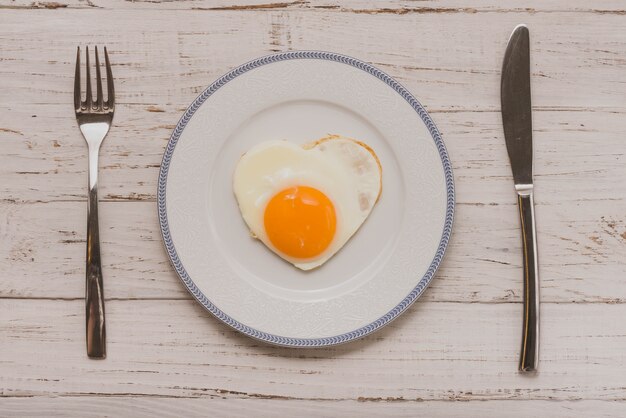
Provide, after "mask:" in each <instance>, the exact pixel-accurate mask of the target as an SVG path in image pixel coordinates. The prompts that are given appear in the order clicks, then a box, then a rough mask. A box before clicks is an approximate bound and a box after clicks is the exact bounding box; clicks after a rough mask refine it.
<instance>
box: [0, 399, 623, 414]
mask: <svg viewBox="0 0 626 418" xmlns="http://www.w3.org/2000/svg"><path fill="white" fill-rule="evenodd" d="M0 407H1V408H2V409H3V411H5V412H6V413H7V414H10V415H11V416H12V417H16V418H17V417H37V416H43V415H45V416H46V417H51V418H52V417H66V416H75V415H76V416H81V417H84V418H92V417H102V416H107V417H119V416H133V417H135V418H153V417H155V416H160V417H172V418H178V417H181V416H184V417H189V418H193V417H207V416H211V417H213V416H218V417H221V416H227V417H233V418H249V417H250V416H254V417H259V418H263V417H276V416H288V417H300V416H303V415H306V416H307V417H312V418H316V417H325V418H348V417H359V416H366V417H368V416H374V417H383V418H385V417H396V418H400V417H402V418H414V417H416V416H428V417H432V418H484V417H486V416H502V414H503V411H506V416H507V417H509V418H527V417H528V416H529V414H530V415H536V416H545V415H546V414H548V413H549V414H550V417H551V418H578V417H581V416H593V417H598V418H608V417H616V416H620V415H621V414H622V413H623V411H624V408H625V407H626V403H625V402H622V401H560V402H553V401H552V402H551V401H541V400H533V401H523V400H508V401H489V402H484V401H479V402H439V401H434V402H429V401H420V402H407V401H395V402H394V401H387V400H385V399H380V400H375V401H359V400H356V401H354V400H343V401H328V400H312V401H310V400H272V399H233V398H228V397H215V398H183V399H180V398H175V399H172V398H167V397H154V396H151V397H144V396H125V397H118V396H111V397H109V396H107V397H98V398H97V397H92V396H80V397H55V398H48V397H33V398H8V399H0Z"/></svg>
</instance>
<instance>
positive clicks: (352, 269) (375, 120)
mask: <svg viewBox="0 0 626 418" xmlns="http://www.w3.org/2000/svg"><path fill="white" fill-rule="evenodd" d="M328 134H340V135H344V136H347V137H351V138H357V139H359V140H361V141H364V142H365V143H367V144H368V145H370V146H371V147H372V148H373V149H374V150H375V152H376V153H377V155H378V157H379V158H380V161H381V164H382V167H383V191H382V195H381V197H380V200H379V202H378V204H377V205H376V206H375V207H374V209H373V211H372V213H371V215H370V217H369V218H368V219H367V220H366V221H365V223H364V224H363V225H362V226H361V228H360V229H359V230H358V231H357V233H356V234H355V235H354V236H353V237H352V238H351V239H350V241H348V243H347V244H346V245H345V246H344V247H343V248H342V249H341V250H340V251H339V252H338V253H337V254H335V256H334V257H333V258H331V259H330V260H329V261H328V262H327V263H326V264H324V265H323V266H322V267H320V268H318V269H315V270H313V271H308V272H305V271H300V270H298V269H296V268H295V267H293V266H292V265H290V264H288V263H287V262H285V261H283V260H282V259H281V258H279V257H278V256H276V255H275V254H274V253H272V252H271V251H269V250H268V249H267V248H266V247H265V246H264V245H263V244H262V243H261V242H260V241H257V240H254V239H252V238H251V237H250V234H249V232H248V229H247V227H246V225H245V223H244V221H243V219H242V217H241V215H240V213H239V209H238V207H237V203H236V200H235V197H234V194H233V190H232V176H233V171H234V169H235V166H236V164H237V161H238V160H239V157H240V156H241V155H242V154H243V153H244V152H246V150H248V149H250V148H251V147H253V146H254V145H255V144H257V143H259V142H262V141H267V140H274V139H286V140H289V141H292V142H294V143H298V144H303V143H306V142H309V141H312V140H315V139H318V138H321V137H323V136H325V135H328ZM158 186H159V188H158V211H159V221H160V224H161V231H162V234H163V239H164V241H165V246H166V248H167V253H168V255H169V257H170V259H171V262H172V264H173V266H174V268H175V270H176V272H177V273H178V275H179V276H180V278H181V279H182V281H183V283H184V284H185V286H186V287H187V288H188V289H189V291H190V292H191V294H192V295H193V296H194V297H195V298H196V299H197V300H198V302H199V303H200V304H201V305H202V306H204V307H205V308H206V309H207V310H209V311H210V312H211V313H213V314H214V315H215V316H216V317H217V318H219V319H220V320H221V321H223V322H225V323H226V324H228V325H230V326H231V327H233V328H235V329H237V330H238V331H240V332H242V333H244V334H246V335H248V336H250V337H253V338H257V339H259V340H263V341H266V342H268V343H273V344H278V345H285V346H295V347H311V346H326V345H333V344H339V343H343V342H347V341H350V340H353V339H356V338H359V337H362V336H364V335H366V334H369V333H371V332H373V331H375V330H377V329H379V328H381V327H382V326H384V325H386V324H388V323H389V322H390V321H392V320H393V319H395V318H396V317H398V316H399V315H400V314H401V313H403V312H404V311H405V310H406V309H407V308H408V307H409V306H410V305H411V304H412V303H413V302H414V301H415V300H416V299H417V298H418V297H419V296H420V295H421V293H422V292H423V291H424V289H425V288H426V286H428V284H429V283H430V281H431V279H432V278H433V275H434V274H435V271H436V270H437V267H438V266H439V264H440V263H441V259H442V257H443V254H444V251H445V249H446V246H447V244H448V239H449V238H450V231H451V227H452V217H453V212H454V186H453V179H452V170H451V167H450V161H449V160H448V155H447V153H446V149H445V147H444V144H443V141H442V139H441V136H440V135H439V132H438V131H437V128H436V127H435V125H434V123H433V121H432V120H431V118H430V117H429V115H428V114H427V113H426V111H425V110H424V108H423V107H422V106H421V104H420V103H419V102H418V101H417V100H416V99H415V98H414V97H413V96H412V95H411V93H409V92H408V91H407V90H406V89H405V88H404V87H403V86H401V85H400V84H399V83H398V82H396V81H395V80H394V79H392V78H391V77H389V76H388V75H387V74H385V73H383V72H382V71H380V70H378V69H377V68H375V67H373V66H371V65H369V64H367V63H364V62H362V61H359V60H356V59H353V58H350V57H347V56H343V55H338V54H333V53H327V52H313V51H300V52H285V53H279V54H275V55H270V56H267V57H263V58H259V59H257V60H254V61H251V62H249V63H246V64H244V65H242V66H240V67H237V68H235V69H234V70H232V71H231V72H229V73H228V74H226V75H224V76H223V77H221V78H219V79H218V80H217V81H215V82H214V83H213V84H211V85H210V86H209V87H208V88H207V89H206V90H205V91H204V92H203V93H202V94H201V95H200V96H199V97H198V98H197V99H196V100H195V101H194V102H193V103H192V104H191V106H189V108H188V109H187V111H186V112H185V113H184V115H183V116H182V118H181V119H180V121H179V122H178V125H177V126H176V129H175V130H174V132H173V134H172V137H171V139H170V141H169V143H168V145H167V149H166V151H165V155H164V157H163V163H162V165H161V171H160V174H159V185H158Z"/></svg>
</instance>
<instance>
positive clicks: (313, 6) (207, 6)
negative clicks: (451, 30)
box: [0, 0, 624, 15]
mask: <svg viewBox="0 0 626 418" xmlns="http://www.w3.org/2000/svg"><path fill="white" fill-rule="evenodd" d="M467 6H468V5H467V3H466V2H462V1H459V0H420V2H419V3H416V2H412V1H406V0H387V1H385V3H384V4H381V3H380V2H376V1H375V0H306V1H305V0H284V1H269V0H177V1H172V0H131V1H128V0H88V1H87V0H61V1H30V0H1V1H0V8H6V9H17V10H33V9H46V10H63V9H88V8H96V9H120V8H121V9H135V10H136V9H140V10H147V9H150V10H154V9H157V10H181V9H192V10H213V11H239V12H257V11H283V10H294V9H295V10H323V11H325V12H329V13H333V12H341V13H367V14H396V15H404V14H410V13H424V14H425V13H469V14H475V13H509V12H516V11H525V12H530V13H555V12H577V13H597V14H619V13H620V12H623V11H624V4H623V3H622V2H620V1H619V0H602V1H596V2H594V3H593V7H590V4H589V2H585V1H582V0H574V1H568V2H559V1H541V0H533V1H526V2H524V5H523V6H524V7H520V4H519V1H515V0H505V1H500V2H497V1H493V0H478V1H473V2H472V4H471V7H467Z"/></svg>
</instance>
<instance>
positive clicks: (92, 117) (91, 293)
mask: <svg viewBox="0 0 626 418" xmlns="http://www.w3.org/2000/svg"><path fill="white" fill-rule="evenodd" d="M95 55H96V98H95V100H94V99H93V96H92V92H91V76H90V71H89V48H87V47H86V48H85V61H86V63H85V74H86V76H85V80H86V86H85V90H86V93H85V94H86V96H85V101H81V80H80V47H78V49H77V52H76V73H75V75H74V110H75V111H76V120H77V122H78V126H79V128H80V131H81V132H82V134H83V137H84V138H85V141H86V142H87V147H88V149H89V194H88V207H87V208H88V209H87V257H86V262H87V271H86V292H85V314H86V318H85V320H86V321H85V322H86V326H87V355H88V356H89V357H90V358H101V359H103V358H105V357H106V328H105V321H104V295H103V291H102V290H103V289H102V266H101V262H100V234H99V229H98V152H99V150H100V146H101V145H102V142H103V140H104V137H105V136H106V135H107V133H108V132H109V129H110V128H111V122H112V121H113V111H114V110H115V92H114V89H113V74H112V72H111V64H110V63H109V55H108V53H107V49H106V47H104V61H105V66H106V81H107V100H106V101H105V100H104V97H103V93H102V80H101V77H100V60H99V58H98V47H96V48H95Z"/></svg>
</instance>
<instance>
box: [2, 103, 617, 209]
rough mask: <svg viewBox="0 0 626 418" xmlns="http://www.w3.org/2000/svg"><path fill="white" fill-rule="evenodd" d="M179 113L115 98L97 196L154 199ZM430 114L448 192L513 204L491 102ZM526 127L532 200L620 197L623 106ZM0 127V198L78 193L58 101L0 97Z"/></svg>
mask: <svg viewBox="0 0 626 418" xmlns="http://www.w3.org/2000/svg"><path fill="white" fill-rule="evenodd" d="M155 109H159V110H161V109H162V110H163V111H162V112H161V111H155ZM181 114H182V110H181V108H175V107H159V108H156V107H153V106H144V105H120V106H118V111H117V115H116V117H115V126H114V127H113V129H112V130H111V132H110V134H109V136H108V137H107V139H106V140H105V142H104V145H103V146H102V149H101V159H100V182H99V193H100V197H101V199H103V200H124V201H126V200H148V201H154V199H155V197H156V196H155V195H156V185H157V178H158V171H159V166H160V163H161V159H162V155H163V151H164V149H165V145H166V143H167V140H168V139H169V136H170V134H171V131H172V130H173V128H174V126H175V124H176V123H177V121H178V118H179V117H180V115H181ZM33 116H35V117H33ZM432 116H433V118H434V120H435V122H436V123H437V125H438V127H439V129H440V130H441V132H442V134H443V136H444V140H445V142H446V146H447V148H448V151H449V153H450V158H451V161H452V165H453V169H454V175H455V180H456V189H457V190H456V192H457V196H456V197H457V202H458V203H459V204H461V205H463V204H470V205H480V204H488V205H502V204H514V202H515V196H514V191H513V187H512V175H511V169H510V166H509V161H508V156H507V154H506V146H505V144H504V137H503V132H502V124H501V117H500V114H499V112H443V113H433V115H432ZM534 127H535V133H534V138H535V183H536V202H537V205H539V206H543V205H563V206H567V207H571V206H573V205H578V204H581V203H583V204H584V203H589V202H596V204H598V205H607V204H611V205H618V206H619V205H622V206H623V205H624V199H626V183H625V182H623V181H622V179H623V178H624V177H625V176H626V165H625V164H624V158H626V157H625V155H626V144H625V143H624V141H623V132H625V131H626V118H625V117H624V114H620V113H612V112H602V111H598V112H576V111H541V112H535V115H534ZM0 129H2V135H3V137H4V140H3V150H4V151H3V153H2V154H0V177H1V178H2V179H3V181H2V182H0V199H2V200H5V201H17V202H22V201H26V202H37V201H43V202H48V201H52V200H64V201H67V200H84V199H86V189H87V188H86V183H87V149H86V145H85V143H84V140H83V139H82V137H81V136H80V133H79V131H78V129H77V127H76V122H75V120H74V116H73V114H72V113H71V111H68V108H67V106H65V105H62V104H55V105H37V106H32V105H31V106H26V105H19V106H12V105H9V106H6V105H5V106H1V105H0ZM597 209H598V210H601V207H599V206H598V208H597Z"/></svg>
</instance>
